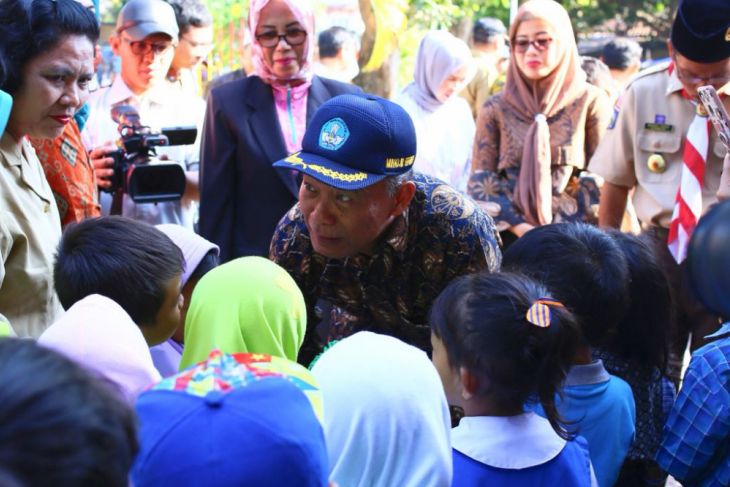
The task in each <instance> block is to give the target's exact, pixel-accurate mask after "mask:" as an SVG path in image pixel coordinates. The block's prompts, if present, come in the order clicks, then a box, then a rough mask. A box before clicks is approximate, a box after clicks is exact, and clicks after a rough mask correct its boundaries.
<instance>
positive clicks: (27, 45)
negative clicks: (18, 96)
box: [0, 0, 99, 95]
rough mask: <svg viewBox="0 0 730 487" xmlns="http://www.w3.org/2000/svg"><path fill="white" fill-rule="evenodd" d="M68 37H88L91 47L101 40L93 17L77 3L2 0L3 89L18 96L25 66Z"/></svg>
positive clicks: (0, 63)
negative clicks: (16, 93) (17, 92)
mask: <svg viewBox="0 0 730 487" xmlns="http://www.w3.org/2000/svg"><path fill="white" fill-rule="evenodd" d="M68 35H78V36H85V37H87V38H88V39H89V41H91V43H92V44H93V43H96V41H97V40H98V38H99V26H98V24H97V22H96V18H95V17H94V14H92V13H91V12H90V11H89V10H88V9H86V8H84V7H83V6H82V5H81V4H80V3H78V2H77V1H76V0H2V1H1V2H0V39H1V40H0V83H2V84H1V85H0V88H2V89H3V90H5V91H7V92H8V93H10V94H11V95H12V94H15V92H16V91H17V90H18V89H19V88H20V86H21V85H22V84H23V78H22V76H23V68H24V67H25V65H26V64H27V63H28V62H29V61H30V60H32V59H33V58H35V57H36V56H38V55H39V54H41V53H44V52H47V51H49V50H51V49H53V48H54V47H55V46H56V45H57V44H58V43H59V42H61V40H62V39H63V38H64V37H65V36H68Z"/></svg>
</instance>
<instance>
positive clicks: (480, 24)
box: [472, 17, 507, 42]
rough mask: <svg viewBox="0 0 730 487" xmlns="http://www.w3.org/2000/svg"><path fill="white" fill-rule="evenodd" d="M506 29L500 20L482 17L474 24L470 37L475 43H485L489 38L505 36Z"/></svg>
mask: <svg viewBox="0 0 730 487" xmlns="http://www.w3.org/2000/svg"><path fill="white" fill-rule="evenodd" d="M506 33H507V29H506V28H505V27H504V24H503V23H502V21H501V20H499V19H495V18H494V17H482V18H481V19H477V20H476V22H474V29H473V30H472V35H473V36H474V41H475V42H487V41H488V40H489V38H490V37H494V36H497V35H505V34H506Z"/></svg>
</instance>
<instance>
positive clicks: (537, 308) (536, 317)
mask: <svg viewBox="0 0 730 487" xmlns="http://www.w3.org/2000/svg"><path fill="white" fill-rule="evenodd" d="M550 306H555V307H557V308H564V307H565V306H563V304H562V303H561V302H560V301H556V300H554V299H550V298H540V299H538V300H537V301H535V302H534V303H533V304H532V306H530V309H528V310H527V314H526V315H525V319H526V320H527V321H529V322H530V323H532V324H533V325H535V326H539V327H540V328H547V327H548V326H550V319H551V317H550Z"/></svg>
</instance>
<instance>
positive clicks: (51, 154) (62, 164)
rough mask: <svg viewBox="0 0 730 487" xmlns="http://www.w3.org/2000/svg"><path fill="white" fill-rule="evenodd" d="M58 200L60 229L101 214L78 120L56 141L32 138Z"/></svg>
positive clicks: (31, 141) (31, 140) (67, 126)
mask: <svg viewBox="0 0 730 487" xmlns="http://www.w3.org/2000/svg"><path fill="white" fill-rule="evenodd" d="M30 143H31V144H32V145H33V148H34V149H35V152H36V155H37V156H38V159H39V160H40V161H41V164H42V165H43V172H44V173H45V174H46V179H47V180H48V184H49V185H50V186H51V190H53V196H54V197H55V198H56V204H57V205H58V212H59V213H60V214H61V226H63V227H66V225H68V224H69V223H75V222H80V221H81V220H84V219H86V218H91V217H95V216H99V215H101V207H100V206H99V196H98V193H97V190H96V178H95V176H94V168H93V167H91V161H89V156H88V154H87V153H86V150H85V149H84V145H83V144H82V143H81V134H80V133H79V128H78V126H77V125H76V122H75V121H71V122H70V123H68V124H67V125H66V128H65V129H64V130H63V133H62V134H61V135H60V136H58V137H56V138H55V139H30Z"/></svg>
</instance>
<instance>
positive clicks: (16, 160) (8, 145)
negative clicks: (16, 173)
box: [0, 132, 30, 166]
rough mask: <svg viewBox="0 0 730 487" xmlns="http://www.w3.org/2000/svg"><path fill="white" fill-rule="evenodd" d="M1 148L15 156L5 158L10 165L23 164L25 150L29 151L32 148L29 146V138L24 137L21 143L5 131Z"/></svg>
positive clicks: (1, 139)
mask: <svg viewBox="0 0 730 487" xmlns="http://www.w3.org/2000/svg"><path fill="white" fill-rule="evenodd" d="M0 150H2V151H3V152H5V153H7V154H10V155H12V156H13V157H11V158H8V157H6V158H5V160H6V162H7V164H8V165H10V166H20V165H22V164H23V157H24V156H23V152H25V153H28V151H29V150H30V149H29V147H28V139H27V138H26V137H23V139H22V140H21V141H20V143H18V141H16V140H15V138H14V137H13V136H12V135H10V134H9V133H8V132H5V133H4V134H2V138H0Z"/></svg>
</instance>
